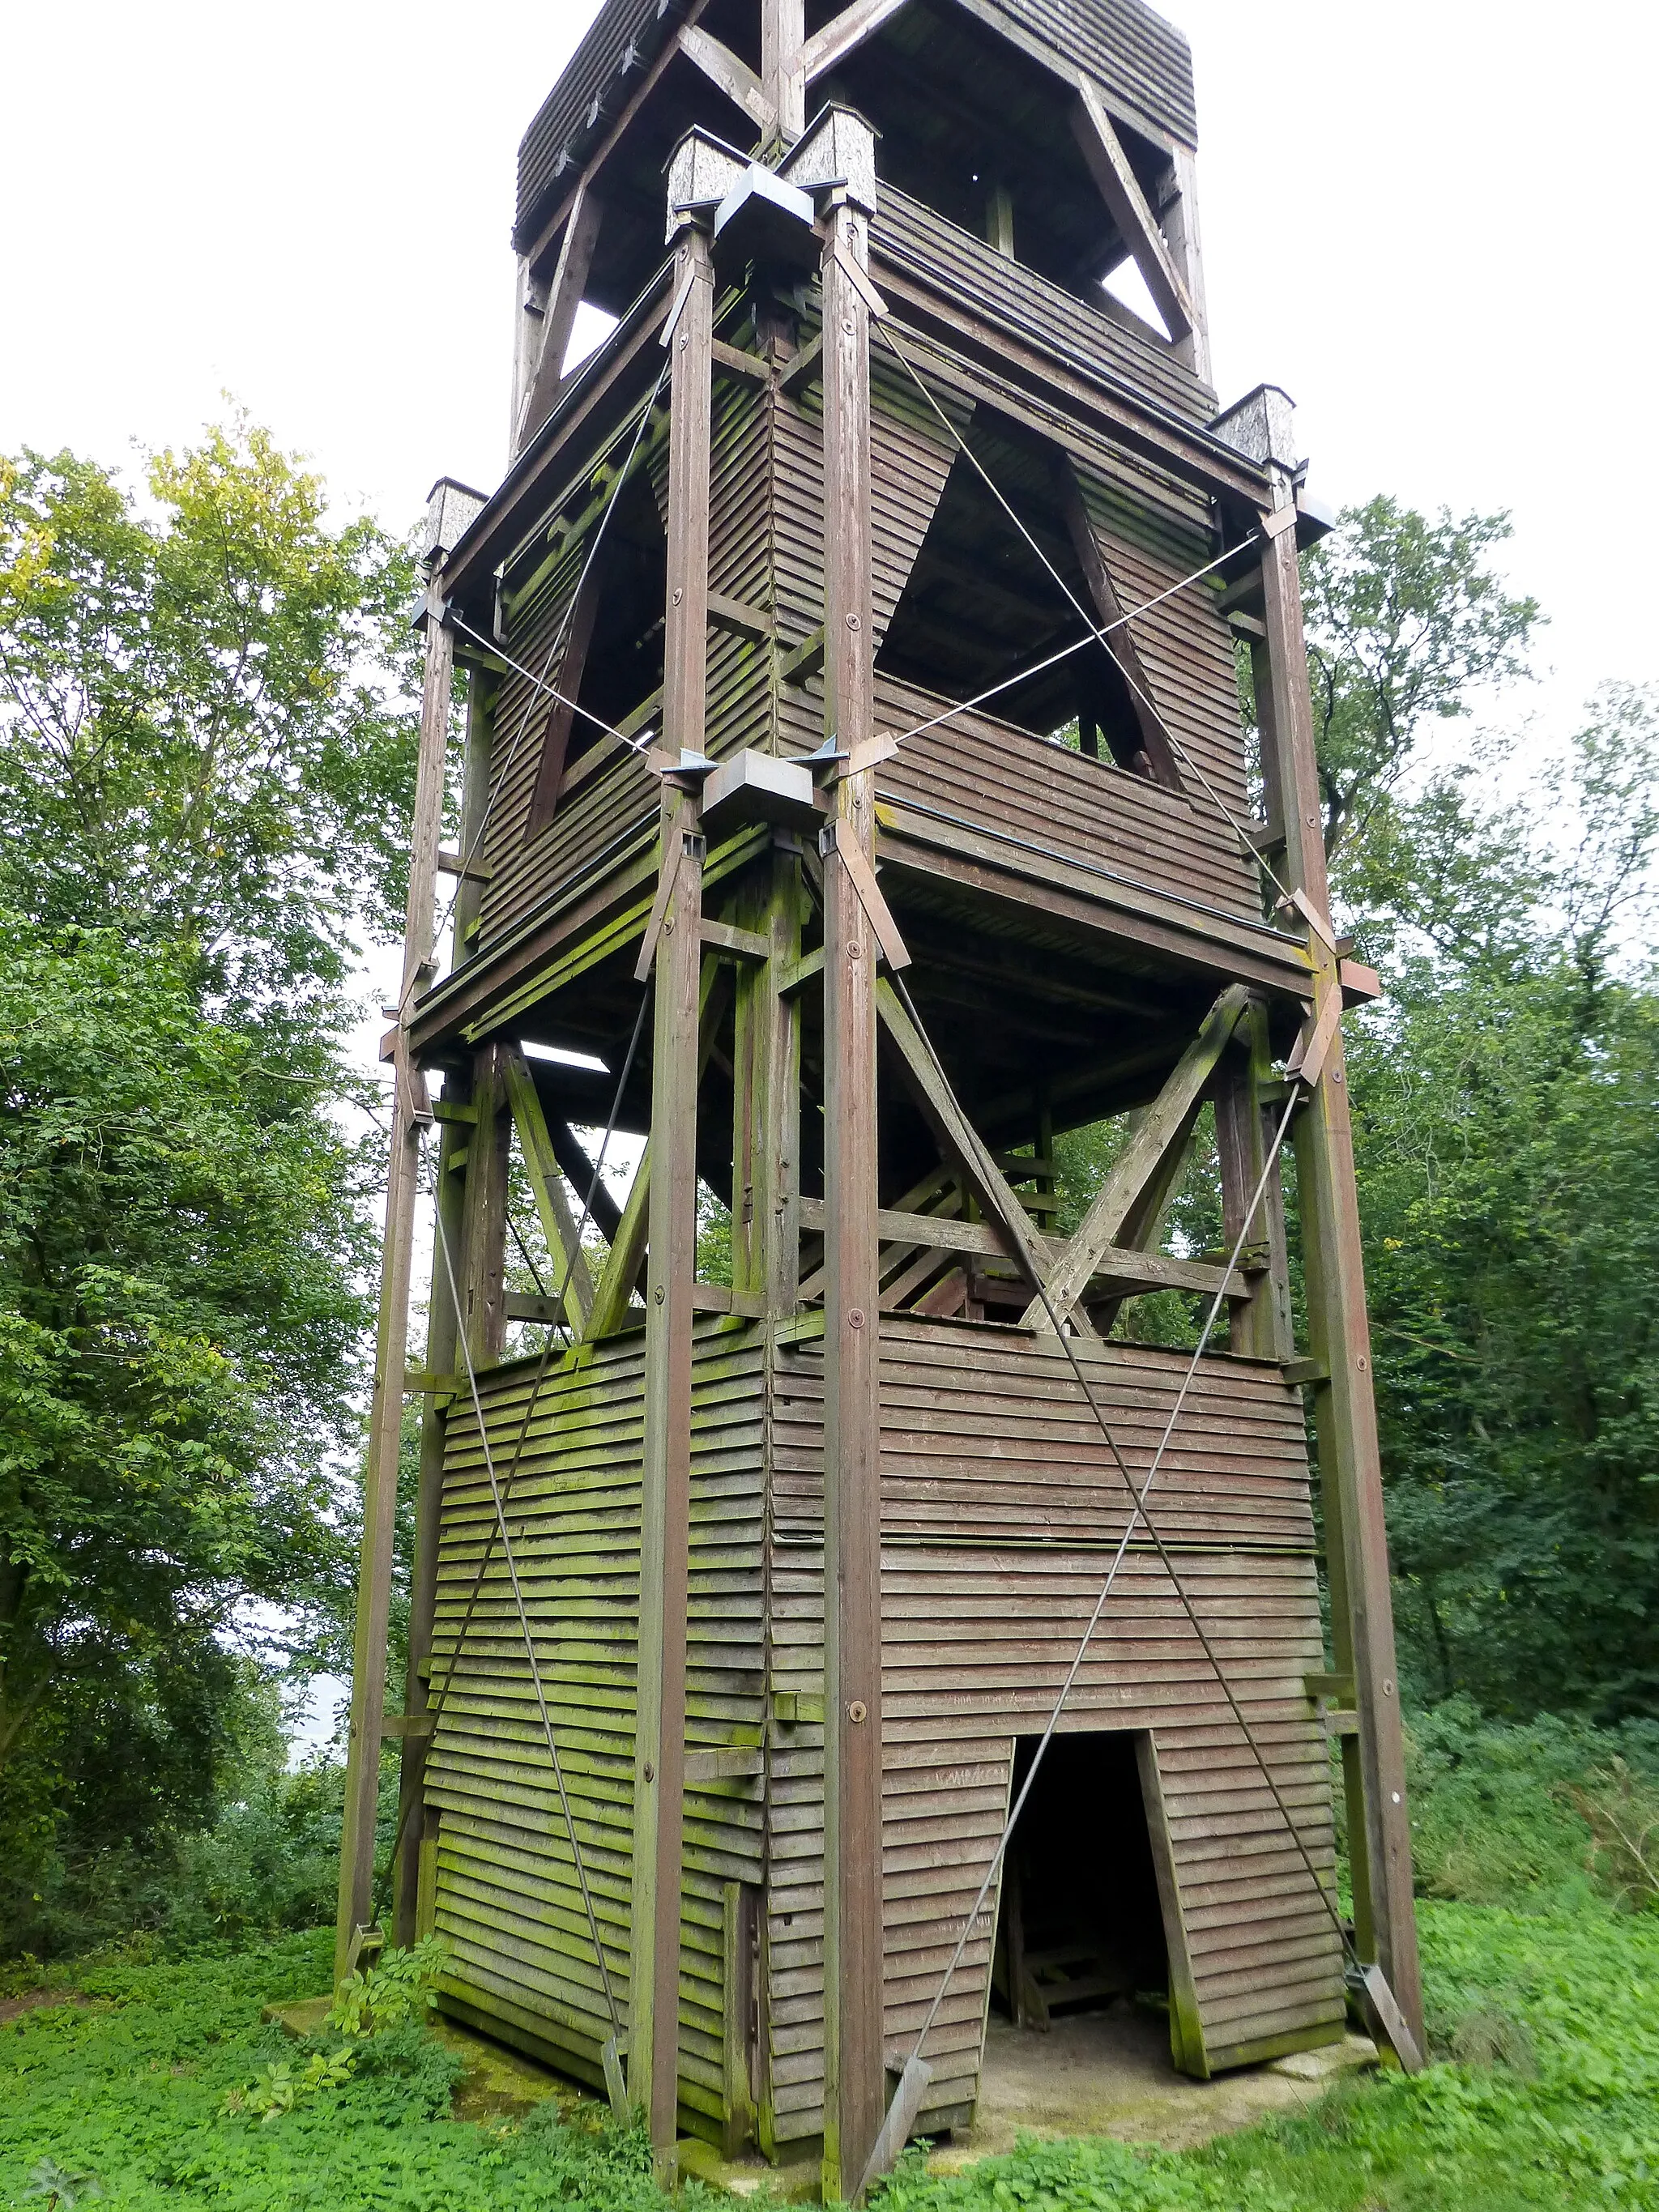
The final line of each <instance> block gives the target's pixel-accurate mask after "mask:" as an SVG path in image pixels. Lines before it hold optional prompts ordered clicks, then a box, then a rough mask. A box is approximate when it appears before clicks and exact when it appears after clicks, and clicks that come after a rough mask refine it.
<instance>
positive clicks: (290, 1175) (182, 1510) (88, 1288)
mask: <svg viewBox="0 0 1659 2212" xmlns="http://www.w3.org/2000/svg"><path fill="white" fill-rule="evenodd" d="M177 964H178V963H174V962H173V957H172V956H171V955H170V954H169V953H168V952H167V951H166V950H165V949H162V948H156V949H151V948H145V947H142V946H134V945H131V944H130V943H129V942H127V941H125V939H123V938H122V936H121V935H119V934H118V933H116V932H114V931H100V932H88V931H79V930H70V931H67V932H54V931H50V930H47V929H45V928H43V927H41V926H40V925H39V924H36V923H33V922H29V921H25V920H23V919H21V918H20V917H17V916H15V915H7V916H4V917H3V918H0V1529H3V1535H4V1556H3V1559H0V1789H3V1790H4V1793H5V1804H6V1808H7V1824H8V1826H9V1828H10V1830H11V1839H12V1841H13V1844H14V1858H13V1863H14V1866H20V1865H21V1863H22V1862H21V1860H19V1859H17V1858H16V1857H15V1848H16V1847H17V1846H18V1845H21V1844H22V1843H23V1842H24V1840H25V1838H26V1836H29V1835H32V1836H33V1838H34V1840H35V1842H36V1844H38V1845H40V1847H42V1848H44V1847H45V1846H46V1844H47V1843H48V1842H50V1841H51V1839H52V1838H53V1837H54V1836H55V1835H56V1833H57V1828H58V1823H59V1821H60V1819H61V1816H62V1815H63V1814H64V1811H65V1809H66V1808H72V1807H73V1805H75V1804H77V1803H78V1804H79V1805H80V1806H81V1807H82V1810H83V1811H84V1812H85V1813H86V1814H87V1815H88V1819H89V1820H90V1824H91V1827H92V1830H93V1832H95V1833H98V1834H100V1835H103V1834H106V1833H107V1830H108V1824H109V1821H110V1819H111V1816H112V1813H116V1808H120V1810H119V1812H118V1813H117V1814H116V1816H117V1817H118V1820H120V1821H121V1822H122V1824H123V1828H124V1832H125V1837H126V1838H128V1839H131V1840H136V1841H142V1838H143V1836H144V1835H145V1834H146V1833H147V1832H149V1829H153V1828H154V1827H155V1826H158V1825H160V1824H163V1823H164V1822H165V1821H167V1820H176V1819H179V1818H182V1817H184V1816H185V1814H186V1813H187V1812H188V1811H189V1810H190V1809H191V1808H198V1809H199V1808H200V1806H201V1804H202V1802H203V1800H204V1793H205V1794H206V1795H207V1796H210V1794H211V1781H212V1775H213V1771H214V1768H215V1765H216V1760H217V1759H218V1757H219V1755H220V1753H221V1751H222V1749H223V1742H222V1739H223V1736H224V1730H225V1727H226V1725H227V1719H226V1716H227V1714H228V1711H229V1708H230V1706H231V1705H233V1704H234V1690H235V1669H234V1662H233V1659H232V1655H231V1650H230V1645H231V1644H232V1643H233V1641H238V1640H240V1641H241V1642H243V1643H246V1642H247V1641H248V1640H249V1639H250V1638H251V1637H254V1636H257V1624H256V1622H255V1621H254V1620H252V1618H251V1617H250V1614H249V1607H250V1605H251V1604H252V1602H253V1601H259V1600H264V1601H270V1603H273V1604H280V1605H281V1606H283V1607H287V1608H289V1609H290V1610H291V1609H293V1608H295V1607H299V1608H301V1609H303V1608H306V1607H309V1608H310V1609H311V1611H312V1613H313V1615H316V1614H318V1613H320V1612H323V1611H325V1610H326V1609H327V1608H328V1607H330V1606H331V1603H337V1601H338V1597H339V1595H340V1593H341V1592H342V1590H343V1585H344V1579H345V1576H346V1572H347V1558H346V1547H345V1538H344V1532H343V1529H342V1528H341V1526H340V1522H341V1515H340V1512H339V1504H340V1500H339V1498H338V1495H337V1480H336V1478H335V1474H334V1470H335V1469H337V1468H338V1466H339V1465H340V1464H341V1462H342V1459H343V1455H345V1454H347V1453H349V1451H350V1450H351V1449H352V1448H353V1446H354V1444H355V1441H356V1433H357V1414H356V1408H355V1406H354V1404H353V1400H352V1391H353V1387H354V1385H355V1384H356V1381H357V1379H358V1346H359V1342H360V1339H361V1332H362V1326H363V1322H364V1318H365V1313H364V1304H363V1301H362V1297H361V1296H360V1294H359V1292H358V1291H357V1290H356V1286H355V1283H354V1279H353V1275H354V1265H357V1266H360V1265H361V1263H362V1261H363V1260H364V1259H365V1257H366V1252H365V1235H364V1230H363V1225H362V1216H361V1212H360V1210H359V1208H358V1207H357V1206H356V1193H355V1189H354V1177H353V1164H352V1158H351V1153H350V1148H349V1146H348V1145H347V1144H346V1142H345V1141H344V1139H343V1138H342V1137H341V1136H340V1134H339V1133H338V1132H337V1129H336V1128H335V1127H334V1125H333V1124H332V1123H331V1121H330V1120H329V1119H328V1117H327V1116H326V1115H323V1114H321V1113H319V1111H317V1109H316V1107H315V1104H314V1103H313V1095H312V1093H311V1091H310V1090H309V1087H308V1086H295V1085H294V1084H292V1083H291V1082H289V1081H288V1080H286V1079H284V1078H283V1076H282V1075H280V1074H277V1075H273V1074H272V1073H270V1071H268V1070H267V1069H266V1068H265V1067H264V1066H263V1065H262V1063H261V1062H260V1060H259V1059H258V1046H257V1042H256V1040H255V1039H253V1038H252V1037H250V1036H247V1035H246V1034H243V1033H240V1032H238V1031H236V1030H232V1029H229V1028H227V1027H225V1026H223V1025H222V1024H216V1023H214V1022H212V1021H210V1020H209V1019H208V1018H205V1017H204V1015H203V1014H202V1013H201V1012H200V1010H199V1008H198V1007H197V1004H196V1002H195V1000H194V997H193V995H192V994H191V989H190V988H189V987H188V984H187V982H186V981H184V980H183V979H181V977H180V976H179V974H178V973H177V972H176V969H177ZM290 1634H292V1631H290ZM86 1825H87V1823H86V1822H85V1821H83V1822H82V1824H81V1826H82V1827H83V1828H84V1827H85V1826H86ZM70 1848H71V1849H73V1848H77V1846H76V1845H74V1844H71V1845H70ZM25 1856H27V1855H25Z"/></svg>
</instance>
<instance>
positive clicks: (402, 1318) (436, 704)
mask: <svg viewBox="0 0 1659 2212" xmlns="http://www.w3.org/2000/svg"><path fill="white" fill-rule="evenodd" d="M454 671H455V647H454V637H453V632H452V631H451V630H450V629H449V628H448V627H447V623H446V622H445V620H444V608H443V603H442V600H441V597H440V595H439V592H438V587H437V585H436V582H433V583H432V584H431V585H429V586H428V593H427V620H426V671H425V677H424V680H423V683H422V692H421V726H420V742H419V753H418V757H417V765H416V782H415V817H414V823H413V827H412V829H411V832H410V866H409V902H408V906H407V908H406V911H405V917H404V961H403V975H402V982H401V985H400V987H399V990H398V1030H397V1032H396V1049H395V1052H394V1055H393V1060H392V1069H393V1073H392V1139H391V1150H390V1153H389V1156H388V1159H387V1165H386V1231H385V1236H384V1238H383V1241H382V1243H381V1247H380V1321H379V1325H378V1328H377V1331H376V1334H375V1342H374V1389H373V1395H372V1396H371V1399H370V1401H369V1418H368V1449H367V1452H366V1455H365V1459H364V1471H363V1533H362V1547H361V1551H360V1553H359V1559H358V1573H357V1618H356V1630H355V1633H354V1636H353V1641H352V1661H351V1718H350V1725H349V1735H348V1737H347V1745H346V1785H345V1809H344V1820H343V1830H342V1834H341V1838H340V1887H339V1903H338V1911H337V1921H336V1928H335V1945H334V1973H335V1978H336V1980H338V1979H339V1978H341V1977H342V1976H343V1973H344V1972H345V1969H346V1963H347V1960H348V1957H349V1953H350V1948H351V1943H352V1938H353V1936H354V1934H355V1931H356V1929H358V1928H359V1927H360V1926H362V1925H363V1924H364V1923H366V1922H367V1920H368V1917H369V1913H370V1910H371V1908H372V1905H373V1901H374V1820H375V1810H376V1806H377V1802H378V1798H379V1794H380V1741H381V1737H382V1735H384V1733H385V1725H386V1633H387V1625H388V1622H389V1620H390V1616H391V1609H392V1555H393V1547H394V1540H395V1534H396V1528H397V1516H398V1456H399V1448H400V1445H401V1442H402V1431H403V1405H404V1374H405V1370H406V1366H407V1361H408V1352H409V1291H410V1269H411V1263H412V1261H413V1256H414V1243H415V1206H416V1194H417V1190H418V1184H419V1176H420V1139H421V1131H422V1127H423V1126H424V1124H425V1123H426V1122H428V1121H430V1119H431V1110H430V1108H429V1107H428V1104H427V1099H426V1085H425V1079H424V1078H423V1077H422V1075H421V1073H420V1071H419V1070H418V1068H417V1067H416V1066H415V1063H414V1061H413V1060H411V1058H410V1052H409V1048H408V1024H409V1018H410V1014H411V1012H412V1011H413V1008H414V1006H415V1003H416V1000H418V998H419V996H420V995H421V994H422V991H423V990H425V989H426V988H427V987H428V986H429V984H430V983H431V981H432V979H433V975H434V973H435V961H434V946H433V942H432V938H433V921H434V914H433V907H434V901H435V896H436V891H437V882H438V838H439V831H440V828H441V822H442V817H443V799H444V771H445V762H446V756H447V749H448V742H449V708H450V695H451V690H452V688H453V682H454Z"/></svg>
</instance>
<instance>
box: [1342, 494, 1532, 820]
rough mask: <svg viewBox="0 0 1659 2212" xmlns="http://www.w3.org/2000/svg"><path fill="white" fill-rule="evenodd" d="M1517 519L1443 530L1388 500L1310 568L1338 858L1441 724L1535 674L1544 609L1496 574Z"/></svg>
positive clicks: (1476, 521) (1490, 518)
mask: <svg viewBox="0 0 1659 2212" xmlns="http://www.w3.org/2000/svg"><path fill="white" fill-rule="evenodd" d="M1509 535H1510V521H1509V517H1508V516H1507V515H1506V514H1485V515H1483V514H1466V515H1464V516H1463V517H1462V519H1461V520H1454V519H1453V517H1452V516H1451V514H1450V513H1449V511H1447V510H1445V509H1443V510H1442V512H1441V513H1440V515H1439V516H1438V518H1437V520H1433V521H1431V520H1429V519H1428V518H1427V517H1426V516H1425V515H1422V514H1419V513H1416V512H1415V511H1414V510H1413V509H1412V508H1410V507H1402V506H1401V504H1400V502H1399V501H1397V500H1393V499H1389V498H1387V497H1385V496H1379V497H1377V498H1376V499H1373V500H1370V501H1367V502H1366V504H1365V505H1364V507H1350V508H1348V509H1347V510H1346V512H1345V513H1343V515H1342V517H1341V522H1340V527H1339V528H1338V530H1337V531H1336V532H1334V534H1333V535H1332V536H1331V537H1330V538H1327V539H1326V540H1325V541H1324V542H1323V544H1321V545H1320V546H1319V547H1317V548H1316V550H1315V551H1314V552H1312V553H1311V554H1310V555H1309V556H1307V557H1306V558H1305V559H1304V562H1303V564H1302V574H1303V593H1304V601H1305V604H1306V608H1307V626H1308V680H1309V685H1310V690H1311V691H1312V694H1313V704H1314V719H1315V727H1316V750H1317V753H1318V757H1319V780H1320V787H1321V790H1322V795H1323V798H1324V802H1325V844H1326V849H1327V851H1328V853H1329V854H1332V855H1333V856H1334V855H1335V854H1337V853H1338V852H1339V850H1340V848H1342V847H1343V846H1344V845H1346V844H1350V843H1352V842H1354V841H1355V840H1357V839H1358V838H1360V837H1361V836H1364V832H1365V830H1366V829H1367V827H1368V825H1369V823H1370V815H1371V811H1372V809H1373V808H1374V807H1375V805H1376V803H1377V801H1378V800H1379V799H1381V798H1382V797H1383V795H1384V794H1386V793H1389V792H1390V791H1392V790H1394V789H1395V787H1397V785H1398V784H1399V782H1400V780H1401V777H1402V775H1404V774H1405V773H1406V771H1407V768H1408V767H1409V766H1410V764H1411V762H1412V760H1413V757H1414V755H1415V753H1416V750H1417V748H1418V746H1419V744H1420V743H1421V742H1422V741H1423V739H1424V738H1425V734H1427V733H1428V732H1431V731H1432V730H1433V728H1434V726H1435V724H1436V723H1437V721H1450V720H1457V719H1460V718H1467V717H1468V715H1469V714H1470V713H1471V712H1472V711H1473V708H1474V700H1475V698H1476V696H1478V695H1479V693H1480V691H1481V690H1482V689H1483V688H1492V687H1495V686H1497V685H1499V684H1504V683H1506V682H1511V681H1513V680H1515V679H1516V678H1519V677H1522V676H1524V675H1525V674H1526V673H1527V662H1526V651H1527V647H1528V643H1529V641H1530V640H1531V637H1532V634H1533V631H1534V629H1535V628H1536V626H1537V624H1538V623H1539V621H1540V619H1541V617H1540V614H1539V610H1538V603H1537V601H1536V600H1535V599H1511V598H1510V596H1509V595H1508V594H1507V592H1505V591H1504V586H1503V584H1502V581H1501V580H1500V579H1499V578H1498V575H1497V574H1495V573H1494V572H1493V570H1492V567H1491V566H1490V563H1489V557H1488V556H1490V555H1491V553H1492V550H1493V549H1494V548H1495V547H1497V546H1499V545H1501V544H1503V543H1504V540H1505V539H1506V538H1508V537H1509Z"/></svg>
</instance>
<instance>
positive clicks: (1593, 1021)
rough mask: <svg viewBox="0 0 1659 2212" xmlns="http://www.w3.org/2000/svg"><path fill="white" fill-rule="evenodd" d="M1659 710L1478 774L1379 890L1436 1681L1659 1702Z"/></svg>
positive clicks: (1366, 1080)
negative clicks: (1499, 779)
mask: <svg viewBox="0 0 1659 2212" xmlns="http://www.w3.org/2000/svg"><path fill="white" fill-rule="evenodd" d="M1656 780H1659V698H1656V696H1654V695H1653V694H1652V693H1645V694H1644V693H1643V692H1641V691H1639V690H1632V689H1628V688H1618V687H1614V688H1610V689H1608V690H1606V691H1604V692H1603V693H1601V695H1600V696H1598V699H1597V701H1596V702H1595V708H1594V712H1593V714H1592V718H1591V720H1589V723H1588V725H1587V726H1586V727H1585V728H1584V730H1583V732H1580V734H1579V735H1578V737H1577V739H1576V741H1575V742H1574V743H1573V744H1572V745H1571V747H1570V748H1569V749H1568V750H1566V752H1565V755H1564V757H1562V758H1561V759H1560V760H1559V762H1558V763H1555V764H1554V765H1553V767H1552V768H1550V769H1548V770H1547V772H1546V774H1545V775H1544V776H1543V777H1542V778H1541V782H1540V785H1539V787H1538V788H1537V789H1536V790H1535V791H1534V792H1532V793H1523V794H1522V797H1521V798H1519V799H1515V800H1512V801H1510V803H1508V804H1506V805H1491V806H1488V805H1483V804H1482V803H1481V802H1480V799H1478V798H1477V797H1476V796H1475V793H1476V790H1477V787H1478V785H1479V782H1480V779H1479V778H1478V777H1477V776H1475V775H1474V774H1472V773H1471V771H1470V769H1469V767H1468V764H1463V765H1461V766H1459V767H1456V768H1453V769H1444V770H1442V771H1441V772H1440V773H1439V774H1438V775H1435V776H1434V777H1433V778H1431V781H1429V783H1428V785H1427V786H1426V787H1425V790H1424V791H1423V793H1421V795H1420V796H1419V797H1418V798H1417V799H1414V800H1412V801H1410V802H1408V803H1398V804H1392V803H1391V808H1390V815H1389V824H1388V835H1387V837H1386V838H1385V839H1380V840H1377V841H1375V842H1373V844H1372V846H1371V848H1370V853H1369V855H1368V858H1367V862H1366V870H1365V878H1364V882H1365V888H1366V889H1367V890H1368V891H1369V893H1370V901H1371V910H1372V911H1373V912H1376V913H1379V914H1380V920H1379V921H1376V922H1374V923H1373V924H1372V928H1373V931H1374V933H1376V935H1377V937H1378V938H1379V939H1380V941H1381V942H1382V943H1383V945H1384V947H1385V951H1386V956H1387V957H1386V960H1385V965H1386V969H1387V973H1388V981H1389V997H1388V1000H1386V1001H1385V1003H1384V1004H1383V1006H1382V1007H1381V1008H1379V1009H1378V1010H1377V1011H1376V1012H1375V1013H1374V1014H1372V1015H1371V1016H1370V1018H1368V1019H1367V1020H1366V1021H1365V1022H1364V1024H1356V1025H1354V1030H1355V1033H1354V1034H1353V1036H1352V1050H1351V1055H1350V1066H1351V1071H1352V1073H1351V1084H1352V1098H1353V1102H1354V1109H1355V1115H1356V1150H1357V1157H1358V1170H1359V1178H1360V1200H1361V1213H1362V1219H1363V1222H1364V1231H1365V1236H1366V1243H1367V1269H1368V1280H1369V1288H1370V1300H1371V1309H1372V1315H1373V1326H1374V1328H1375V1330H1376V1355H1377V1357H1376V1372H1377V1378H1378V1390H1379V1406H1380V1412H1381V1417H1382V1421H1383V1441H1384V1451H1385V1467H1386V1471H1387V1478H1388V1481H1389V1492H1390V1506H1389V1510H1390V1525H1391V1529H1392V1532H1393V1540H1394V1552H1395V1565H1396V1568H1397V1570H1398V1571H1399V1572H1400V1574H1401V1577H1402V1587H1401V1623H1402V1630H1403V1632H1404V1633H1405V1635H1406V1637H1407V1640H1408V1644H1409V1646H1410V1649H1411V1651H1412V1654H1413V1658H1414V1662H1415V1667H1416V1671H1417V1674H1418V1676H1419V1681H1420V1682H1421V1683H1422V1684H1423V1685H1424V1686H1426V1687H1428V1688H1430V1689H1431V1690H1432V1691H1434V1692H1437V1693H1447V1694H1449V1693H1450V1692H1453V1691H1455V1690H1468V1691H1469V1692H1471V1693H1472V1694H1474V1696H1475V1697H1476V1698H1477V1699H1479V1700H1480V1702H1481V1703H1482V1704H1483V1705H1485V1706H1486V1708H1487V1709H1488V1710H1493V1711H1510V1712H1521V1713H1526V1712H1531V1711H1536V1710H1538V1709H1539V1708H1540V1707H1546V1708H1549V1707H1553V1708H1555V1709H1559V1710H1567V1709H1578V1710H1582V1711H1589V1712H1590V1713H1592V1714H1594V1715H1595V1716H1597V1717H1604V1718H1617V1717H1620V1716H1622V1715H1625V1714H1627V1713H1632V1712H1639V1711H1644V1710H1646V1711H1650V1710H1651V1709H1652V1705H1653V1701H1654V1699H1655V1697H1656V1695H1659V1631H1656V1626H1655V1624H1656V1622H1659V1607H1656V1599H1659V1479H1656V1473H1655V1470H1656V1468H1659V991H1656V977H1655V974H1654V969H1653V966H1652V956H1651V932H1650V927H1649V921H1650V914H1651V898H1652V893H1653V870H1652V863H1653V859H1654V855H1655V852H1656V848H1659V808H1656V806H1655V805H1654V799H1653V794H1654V792H1655V789H1656Z"/></svg>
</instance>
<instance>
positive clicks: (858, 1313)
mask: <svg viewBox="0 0 1659 2212" xmlns="http://www.w3.org/2000/svg"><path fill="white" fill-rule="evenodd" d="M847 1326H848V1328H863V1327H864V1308H863V1307H862V1306H854V1307H852V1308H850V1309H849V1310H848V1316H847Z"/></svg>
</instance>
